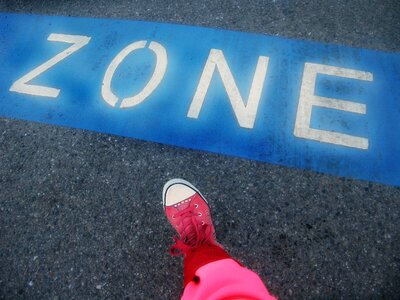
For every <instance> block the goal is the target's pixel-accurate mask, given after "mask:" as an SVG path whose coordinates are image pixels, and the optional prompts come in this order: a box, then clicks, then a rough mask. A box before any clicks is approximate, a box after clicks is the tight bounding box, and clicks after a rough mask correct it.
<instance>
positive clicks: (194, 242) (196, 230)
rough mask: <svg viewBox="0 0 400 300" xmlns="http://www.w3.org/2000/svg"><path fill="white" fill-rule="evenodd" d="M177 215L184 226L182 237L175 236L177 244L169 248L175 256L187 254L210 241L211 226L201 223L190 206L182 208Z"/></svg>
mask: <svg viewBox="0 0 400 300" xmlns="http://www.w3.org/2000/svg"><path fill="white" fill-rule="evenodd" d="M175 216H176V217H178V218H180V219H181V220H182V224H183V227H184V228H183V232H182V234H181V238H179V237H177V236H175V237H174V241H175V244H174V245H172V246H171V248H170V250H169V252H170V253H171V254H172V255H173V256H178V255H182V254H187V253H188V252H189V251H192V250H194V249H196V248H197V247H199V246H201V245H204V244H206V243H207V242H209V241H210V238H211V235H212V229H211V226H210V225H208V224H201V223H199V222H198V221H197V220H196V217H195V216H194V214H193V211H192V208H191V207H190V206H188V207H187V208H185V209H183V210H181V211H180V212H178V213H177V214H176V215H175Z"/></svg>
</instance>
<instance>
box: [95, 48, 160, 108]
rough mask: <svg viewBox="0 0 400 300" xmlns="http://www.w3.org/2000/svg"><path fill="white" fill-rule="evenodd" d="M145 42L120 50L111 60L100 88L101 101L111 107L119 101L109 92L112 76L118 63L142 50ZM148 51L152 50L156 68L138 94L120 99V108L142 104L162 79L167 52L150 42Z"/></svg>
mask: <svg viewBox="0 0 400 300" xmlns="http://www.w3.org/2000/svg"><path fill="white" fill-rule="evenodd" d="M146 43H147V42H146V41H138V42H135V43H132V44H130V45H128V46H127V47H125V48H124V49H122V51H121V52H120V53H118V54H117V56H116V57H115V58H114V59H113V60H112V62H111V64H110V65H109V66H108V68H107V71H106V73H105V75H104V79H103V85H102V87H101V94H102V96H103V99H104V100H105V101H106V102H107V103H108V104H110V105H111V106H115V105H116V104H117V102H118V100H119V98H118V97H117V96H116V95H115V94H114V93H113V92H112V91H111V80H112V78H113V76H114V73H115V71H116V69H117V68H118V66H119V65H120V63H121V62H122V61H123V60H124V59H125V57H127V56H128V54H129V53H131V52H133V51H135V50H138V49H143V48H145V46H146ZM149 49H150V50H152V51H153V52H154V53H155V54H156V57H157V63H156V67H155V69H154V72H153V76H152V77H151V78H150V80H149V82H148V83H147V85H146V86H145V87H144V88H143V90H141V91H140V93H138V94H136V95H135V96H132V97H127V98H124V99H122V101H121V106H120V107H121V108H127V107H132V106H135V105H137V104H139V103H141V102H143V101H144V100H145V99H146V98H147V97H148V96H149V95H150V94H151V93H152V92H153V91H154V90H155V89H156V88H157V86H158V85H159V84H160V82H161V80H162V79H163V77H164V74H165V70H166V69H167V62H168V59H167V52H166V50H165V48H164V47H163V46H162V45H160V44H159V43H156V42H151V43H150V45H149Z"/></svg>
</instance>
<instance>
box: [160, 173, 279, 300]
mask: <svg viewBox="0 0 400 300" xmlns="http://www.w3.org/2000/svg"><path fill="white" fill-rule="evenodd" d="M163 204H164V210H165V213H166V216H167V218H168V220H169V221H170V223H171V225H172V226H173V227H174V229H175V230H176V231H177V233H178V237H174V240H175V245H173V246H172V247H171V250H170V252H171V254H172V255H175V256H176V255H180V254H183V255H184V287H185V291H184V294H183V299H184V298H187V299H222V298H225V299H274V298H273V297H271V296H270V294H269V293H268V291H267V289H266V288H265V286H264V284H263V283H262V281H261V279H260V278H259V277H258V275H256V274H255V273H254V272H252V271H250V270H248V269H246V268H244V267H243V266H241V265H240V263H238V262H237V261H235V260H234V259H232V258H231V257H230V255H229V254H228V253H227V252H226V251H225V250H224V249H223V248H222V246H221V245H219V244H218V243H217V241H216V237H215V228H214V225H213V222H212V218H211V214H210V209H209V207H208V204H207V201H206V199H205V198H204V197H203V195H202V194H201V193H200V192H199V191H198V190H197V189H196V188H195V187H194V186H193V185H191V184H190V183H189V182H187V181H185V180H182V179H173V180H170V181H168V182H167V183H166V184H165V186H164V189H163ZM216 296H218V297H216Z"/></svg>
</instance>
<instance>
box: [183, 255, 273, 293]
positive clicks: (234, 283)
mask: <svg viewBox="0 0 400 300" xmlns="http://www.w3.org/2000/svg"><path fill="white" fill-rule="evenodd" d="M195 276H196V278H198V279H199V280H198V281H197V282H195V281H191V282H189V283H188V284H187V285H186V287H185V290H184V293H183V296H182V299H183V300H217V299H226V300H228V299H232V300H233V299H235V300H239V299H247V300H251V299H257V300H259V299H263V300H272V299H276V298H275V297H273V296H271V295H270V293H269V292H268V290H267V288H266V287H265V285H264V283H263V282H262V281H261V279H260V277H259V276H258V275H257V274H256V273H254V272H252V271H250V270H248V269H246V268H244V267H242V266H241V265H240V264H239V263H238V262H236V261H235V260H233V259H230V258H226V259H222V260H218V261H214V262H211V263H208V264H206V265H204V266H202V267H200V268H199V269H198V270H197V271H196V272H195Z"/></svg>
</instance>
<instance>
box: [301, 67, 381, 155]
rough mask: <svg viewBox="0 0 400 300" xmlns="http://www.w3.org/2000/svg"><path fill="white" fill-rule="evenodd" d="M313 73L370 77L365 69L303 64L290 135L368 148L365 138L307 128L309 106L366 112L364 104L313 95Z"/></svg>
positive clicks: (360, 78)
mask: <svg viewBox="0 0 400 300" xmlns="http://www.w3.org/2000/svg"><path fill="white" fill-rule="evenodd" d="M317 74H325V75H329V76H339V77H345V78H351V79H358V80H366V81H372V80H373V75H372V73H369V72H363V71H357V70H353V69H344V68H339V67H333V66H327V65H321V64H314V63H305V64H304V74H303V82H302V84H301V91H300V97H299V105H298V108H297V116H296V124H295V128H294V135H295V136H297V137H300V138H305V139H310V140H315V141H319V142H324V143H331V144H336V145H342V146H346V147H353V148H358V149H364V150H366V149H368V139H366V138H362V137H358V136H352V135H348V134H344V133H338V132H333V131H326V130H319V129H313V128H310V122H311V113H312V107H313V106H320V107H326V108H332V109H338V110H343V111H349V112H352V113H357V114H366V111H367V107H366V105H365V104H361V103H356V102H351V101H344V100H339V99H333V98H325V97H320V96H316V95H315V94H314V91H315V82H316V80H317Z"/></svg>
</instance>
